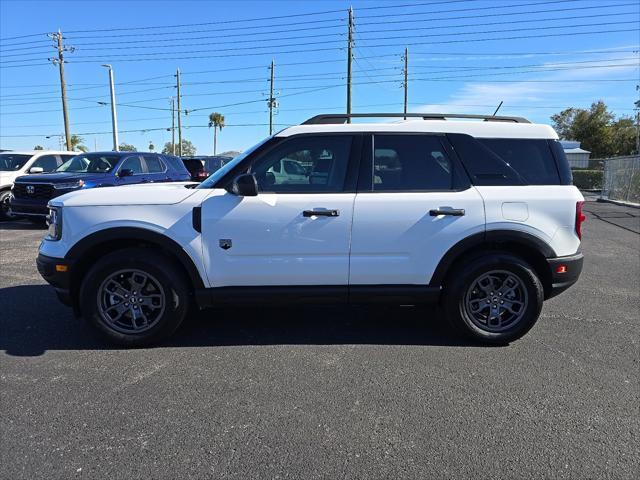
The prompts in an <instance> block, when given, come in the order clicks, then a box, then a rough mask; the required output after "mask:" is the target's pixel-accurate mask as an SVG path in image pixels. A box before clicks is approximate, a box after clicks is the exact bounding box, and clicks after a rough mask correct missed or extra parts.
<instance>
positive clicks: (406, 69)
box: [403, 47, 409, 120]
mask: <svg viewBox="0 0 640 480" xmlns="http://www.w3.org/2000/svg"><path fill="white" fill-rule="evenodd" d="M403 86H404V119H405V120H406V119H407V106H408V103H409V48H407V47H404V85H403Z"/></svg>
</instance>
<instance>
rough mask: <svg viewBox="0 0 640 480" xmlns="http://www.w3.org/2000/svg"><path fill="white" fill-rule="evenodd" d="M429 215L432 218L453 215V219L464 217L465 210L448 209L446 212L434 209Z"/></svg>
mask: <svg viewBox="0 0 640 480" xmlns="http://www.w3.org/2000/svg"><path fill="white" fill-rule="evenodd" d="M429 215H431V216H432V217H437V216H438V215H451V216H453V217H462V216H463V215H464V208H447V209H445V210H441V209H439V208H434V209H433V210H429Z"/></svg>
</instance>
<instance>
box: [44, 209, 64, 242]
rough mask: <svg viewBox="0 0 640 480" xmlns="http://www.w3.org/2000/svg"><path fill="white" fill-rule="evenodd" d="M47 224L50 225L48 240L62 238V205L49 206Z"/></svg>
mask: <svg viewBox="0 0 640 480" xmlns="http://www.w3.org/2000/svg"><path fill="white" fill-rule="evenodd" d="M47 225H49V236H48V237H47V239H48V240H54V241H55V240H60V239H61V238H62V207H49V215H47Z"/></svg>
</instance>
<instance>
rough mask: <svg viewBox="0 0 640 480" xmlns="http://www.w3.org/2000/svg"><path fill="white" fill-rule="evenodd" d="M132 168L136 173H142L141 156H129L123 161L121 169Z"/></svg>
mask: <svg viewBox="0 0 640 480" xmlns="http://www.w3.org/2000/svg"><path fill="white" fill-rule="evenodd" d="M125 169H128V170H131V171H132V172H133V174H134V175H137V174H140V173H142V162H141V161H140V157H139V156H137V155H136V156H135V157H128V158H127V159H126V160H125V161H124V162H122V166H121V167H120V170H121V171H122V170H125Z"/></svg>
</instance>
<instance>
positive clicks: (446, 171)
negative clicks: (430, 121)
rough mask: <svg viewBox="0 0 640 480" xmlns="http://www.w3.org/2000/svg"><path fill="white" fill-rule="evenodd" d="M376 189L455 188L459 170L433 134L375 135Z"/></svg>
mask: <svg viewBox="0 0 640 480" xmlns="http://www.w3.org/2000/svg"><path fill="white" fill-rule="evenodd" d="M373 142H374V154H373V191H402V192H411V191H429V190H452V189H453V188H454V177H455V169H454V164H453V163H452V161H451V159H450V158H449V156H448V154H447V152H446V149H445V148H444V146H443V144H442V142H441V141H440V138H439V137H438V136H433V135H375V136H374V139H373Z"/></svg>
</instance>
